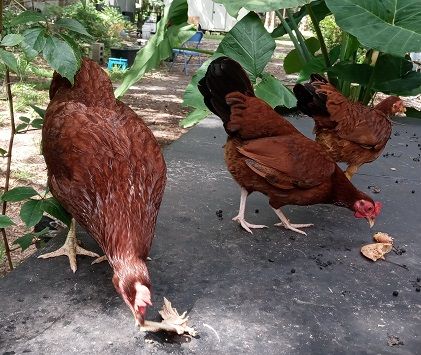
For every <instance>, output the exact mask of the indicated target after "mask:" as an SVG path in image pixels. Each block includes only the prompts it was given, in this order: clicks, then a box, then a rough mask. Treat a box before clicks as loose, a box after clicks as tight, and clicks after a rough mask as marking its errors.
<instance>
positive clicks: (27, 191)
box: [1, 186, 39, 202]
mask: <svg viewBox="0 0 421 355" xmlns="http://www.w3.org/2000/svg"><path fill="white" fill-rule="evenodd" d="M36 195H39V194H38V192H36V191H35V190H34V189H33V188H32V187H29V186H19V187H15V188H14V189H11V190H9V191H7V192H5V193H4V194H3V196H2V197H1V200H2V201H8V202H18V201H23V200H26V199H28V198H31V197H33V196H36Z"/></svg>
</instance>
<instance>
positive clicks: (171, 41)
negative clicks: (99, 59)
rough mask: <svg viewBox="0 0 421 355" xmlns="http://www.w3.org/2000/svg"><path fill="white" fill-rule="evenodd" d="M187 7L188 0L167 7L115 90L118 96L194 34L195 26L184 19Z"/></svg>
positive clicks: (177, 0)
mask: <svg viewBox="0 0 421 355" xmlns="http://www.w3.org/2000/svg"><path fill="white" fill-rule="evenodd" d="M187 9H188V6H187V0H174V1H173V2H172V3H171V5H169V6H166V7H165V9H164V15H163V16H162V18H161V20H160V21H159V22H158V25H157V30H156V33H155V34H154V35H153V36H152V37H151V38H150V39H149V41H148V43H147V44H146V46H145V47H143V48H142V49H141V50H140V51H139V52H138V53H137V55H136V59H135V61H134V63H133V65H132V66H131V68H130V69H129V70H128V71H127V73H126V75H125V77H124V80H123V82H122V83H121V85H120V86H119V87H118V88H117V89H116V90H115V92H114V93H115V96H116V97H120V96H122V95H124V93H125V92H126V91H127V90H128V89H129V88H130V86H132V85H133V84H134V83H136V82H137V81H138V80H140V79H141V78H142V77H143V75H144V74H145V73H146V72H147V71H149V70H152V69H154V68H156V67H158V66H159V65H160V63H161V61H162V60H164V59H167V58H169V57H170V56H171V55H172V48H176V47H180V46H181V45H182V44H183V43H184V42H186V41H187V40H188V39H189V38H190V37H191V36H193V34H194V30H193V27H192V26H191V25H189V24H187V23H186V22H185V21H184V20H186V19H187Z"/></svg>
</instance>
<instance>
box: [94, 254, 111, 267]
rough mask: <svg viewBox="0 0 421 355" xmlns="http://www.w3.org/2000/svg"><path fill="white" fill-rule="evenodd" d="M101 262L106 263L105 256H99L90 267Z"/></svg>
mask: <svg viewBox="0 0 421 355" xmlns="http://www.w3.org/2000/svg"><path fill="white" fill-rule="evenodd" d="M103 261H108V258H107V255H103V256H100V257H99V258H96V259H95V260H94V261H92V262H91V265H93V264H99V263H102V262H103Z"/></svg>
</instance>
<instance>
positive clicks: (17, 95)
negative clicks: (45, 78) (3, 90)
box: [12, 82, 48, 112]
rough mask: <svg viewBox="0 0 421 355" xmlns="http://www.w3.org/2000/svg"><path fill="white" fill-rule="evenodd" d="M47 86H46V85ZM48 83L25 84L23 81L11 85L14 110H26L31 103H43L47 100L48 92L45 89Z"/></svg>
mask: <svg viewBox="0 0 421 355" xmlns="http://www.w3.org/2000/svg"><path fill="white" fill-rule="evenodd" d="M46 86H47V87H46ZM46 88H48V84H47V83H46V84H26V83H24V82H19V83H15V84H13V86H12V94H13V97H14V99H15V100H14V103H15V110H16V111H18V112H22V111H26V110H27V108H28V107H29V106H30V105H31V104H35V105H43V104H45V102H47V100H48V92H46V91H45V89H46Z"/></svg>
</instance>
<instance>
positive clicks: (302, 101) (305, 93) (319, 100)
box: [293, 74, 329, 117]
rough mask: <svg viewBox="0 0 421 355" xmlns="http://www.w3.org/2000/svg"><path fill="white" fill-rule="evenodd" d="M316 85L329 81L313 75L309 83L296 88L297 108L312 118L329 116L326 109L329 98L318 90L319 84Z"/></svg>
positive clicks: (297, 85)
mask: <svg viewBox="0 0 421 355" xmlns="http://www.w3.org/2000/svg"><path fill="white" fill-rule="evenodd" d="M315 83H322V84H325V83H328V81H327V80H326V79H325V78H324V77H323V76H321V75H319V74H312V75H311V80H310V82H309V83H305V84H296V85H295V86H294V88H293V91H294V94H295V97H296V98H297V108H298V109H299V110H300V111H301V112H303V113H304V114H306V115H308V116H310V117H314V116H329V112H328V110H327V107H326V101H327V96H326V94H325V93H323V92H320V91H318V90H317V84H315Z"/></svg>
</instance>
